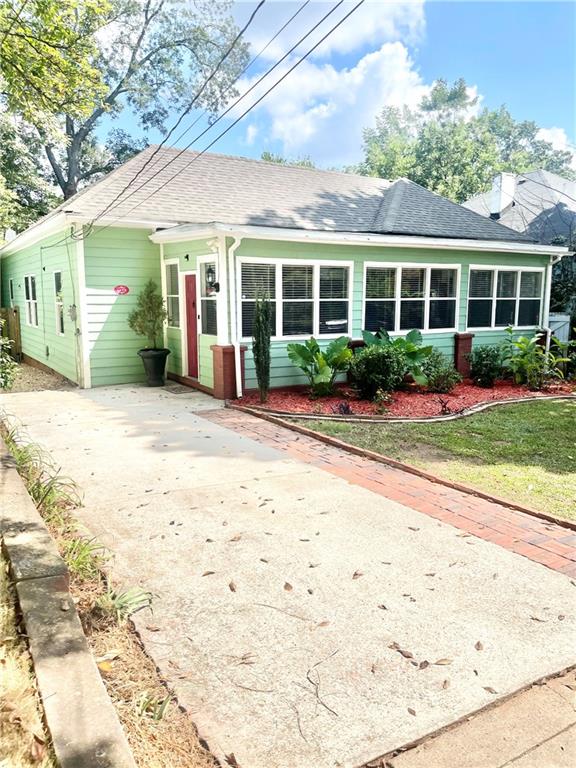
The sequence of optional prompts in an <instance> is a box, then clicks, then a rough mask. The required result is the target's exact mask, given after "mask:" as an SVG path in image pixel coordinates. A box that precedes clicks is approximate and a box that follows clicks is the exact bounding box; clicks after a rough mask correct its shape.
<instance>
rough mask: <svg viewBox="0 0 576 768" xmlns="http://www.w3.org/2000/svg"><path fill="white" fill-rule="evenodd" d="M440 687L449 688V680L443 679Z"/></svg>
mask: <svg viewBox="0 0 576 768" xmlns="http://www.w3.org/2000/svg"><path fill="white" fill-rule="evenodd" d="M442 688H443V689H444V690H446V688H450V680H444V682H443V683H442Z"/></svg>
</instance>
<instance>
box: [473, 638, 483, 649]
mask: <svg viewBox="0 0 576 768" xmlns="http://www.w3.org/2000/svg"><path fill="white" fill-rule="evenodd" d="M474 648H476V650H477V651H483V650H484V646H483V645H482V643H481V642H480V640H478V642H477V643H476V645H475V646H474Z"/></svg>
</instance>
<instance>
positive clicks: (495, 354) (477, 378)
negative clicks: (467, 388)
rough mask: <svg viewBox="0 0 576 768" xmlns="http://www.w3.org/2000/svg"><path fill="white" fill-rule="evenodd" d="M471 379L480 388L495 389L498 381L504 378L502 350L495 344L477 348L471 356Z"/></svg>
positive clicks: (469, 357)
mask: <svg viewBox="0 0 576 768" xmlns="http://www.w3.org/2000/svg"><path fill="white" fill-rule="evenodd" d="M468 359H469V360H470V378H471V379H472V381H473V382H474V384H478V386H479V387H493V386H494V382H495V381H496V379H500V378H502V376H503V374H504V370H503V368H502V350H501V349H500V347H498V346H496V345H495V344H489V345H487V346H485V347H475V348H474V349H473V350H472V352H471V353H470V355H469V356H468Z"/></svg>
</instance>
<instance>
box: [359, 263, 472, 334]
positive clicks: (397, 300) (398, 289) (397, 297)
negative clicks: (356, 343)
mask: <svg viewBox="0 0 576 768" xmlns="http://www.w3.org/2000/svg"><path fill="white" fill-rule="evenodd" d="M402 268H405V269H424V270H425V276H424V297H423V298H421V299H402V297H401V293H402V273H401V271H400V270H401V269H402ZM369 269H395V270H396V282H395V292H394V297H393V298H390V299H367V296H366V293H367V291H366V277H367V272H368V270H369ZM433 269H451V270H453V271H455V272H456V291H455V295H454V296H438V297H436V296H430V272H431V270H433ZM461 274H462V265H461V264H454V263H446V264H433V263H427V264H422V263H418V262H408V261H399V262H388V261H365V262H364V275H363V278H362V330H365V329H366V301H393V302H394V330H393V331H389V334H390V335H391V336H404V335H405V334H407V333H408V332H409V331H410V330H412V329H411V328H403V329H402V330H401V329H400V310H401V306H402V304H401V302H403V301H423V302H424V328H419V329H418V330H419V331H420V333H422V334H428V333H456V332H457V331H458V328H459V323H460V279H461ZM430 301H455V302H456V308H455V311H454V325H453V326H452V327H450V328H428V324H429V321H430Z"/></svg>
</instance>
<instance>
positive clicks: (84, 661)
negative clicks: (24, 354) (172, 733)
mask: <svg viewBox="0 0 576 768" xmlns="http://www.w3.org/2000/svg"><path fill="white" fill-rule="evenodd" d="M0 472H1V475H2V505H1V507H0V513H1V514H0V537H1V544H2V553H3V554H4V556H5V557H6V559H7V561H8V565H9V568H10V573H11V576H12V579H13V581H14V586H15V589H16V596H17V600H18V604H19V607H20V611H21V614H22V620H23V622H24V626H25V628H26V635H27V639H28V645H29V650H30V655H31V657H32V662H33V668H34V673H35V676H36V683H37V687H38V691H39V693H40V698H41V700H42V706H43V709H44V715H45V722H46V726H47V728H48V731H49V733H50V736H51V739H52V744H53V747H54V752H55V754H56V759H57V761H58V765H59V766H61V768H78V766H80V765H90V766H94V768H97V767H98V766H100V767H101V768H103V767H104V766H106V768H136V762H135V761H134V758H133V756H132V752H131V750H130V747H129V745H128V741H127V739H126V735H125V733H124V731H123V729H122V726H121V724H120V720H119V719H118V714H117V712H116V709H115V708H114V705H113V704H112V702H111V700H110V698H109V697H108V693H107V691H106V688H105V686H104V683H103V682H102V678H101V677H100V673H99V671H98V667H97V666H96V662H95V661H94V657H93V656H92V653H91V651H90V648H89V646H88V643H87V640H86V637H85V635H84V631H83V629H82V625H81V623H80V618H79V616H78V612H77V610H76V606H75V603H74V601H73V599H72V596H71V594H70V591H69V573H68V568H67V566H66V564H65V562H64V560H63V559H62V558H61V557H60V555H59V553H58V550H57V548H56V544H55V542H54V539H53V538H52V537H51V535H50V533H49V531H48V529H47V527H46V525H45V523H44V521H43V520H42V518H41V517H40V514H39V512H38V510H37V509H36V506H35V504H34V502H33V501H32V498H31V497H30V495H29V494H28V491H27V489H26V487H25V485H24V482H23V480H22V478H21V477H20V475H19V473H18V470H17V467H16V462H15V461H14V458H13V457H12V455H11V454H10V452H9V451H8V449H7V448H6V445H5V443H4V441H3V440H1V439H0Z"/></svg>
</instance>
